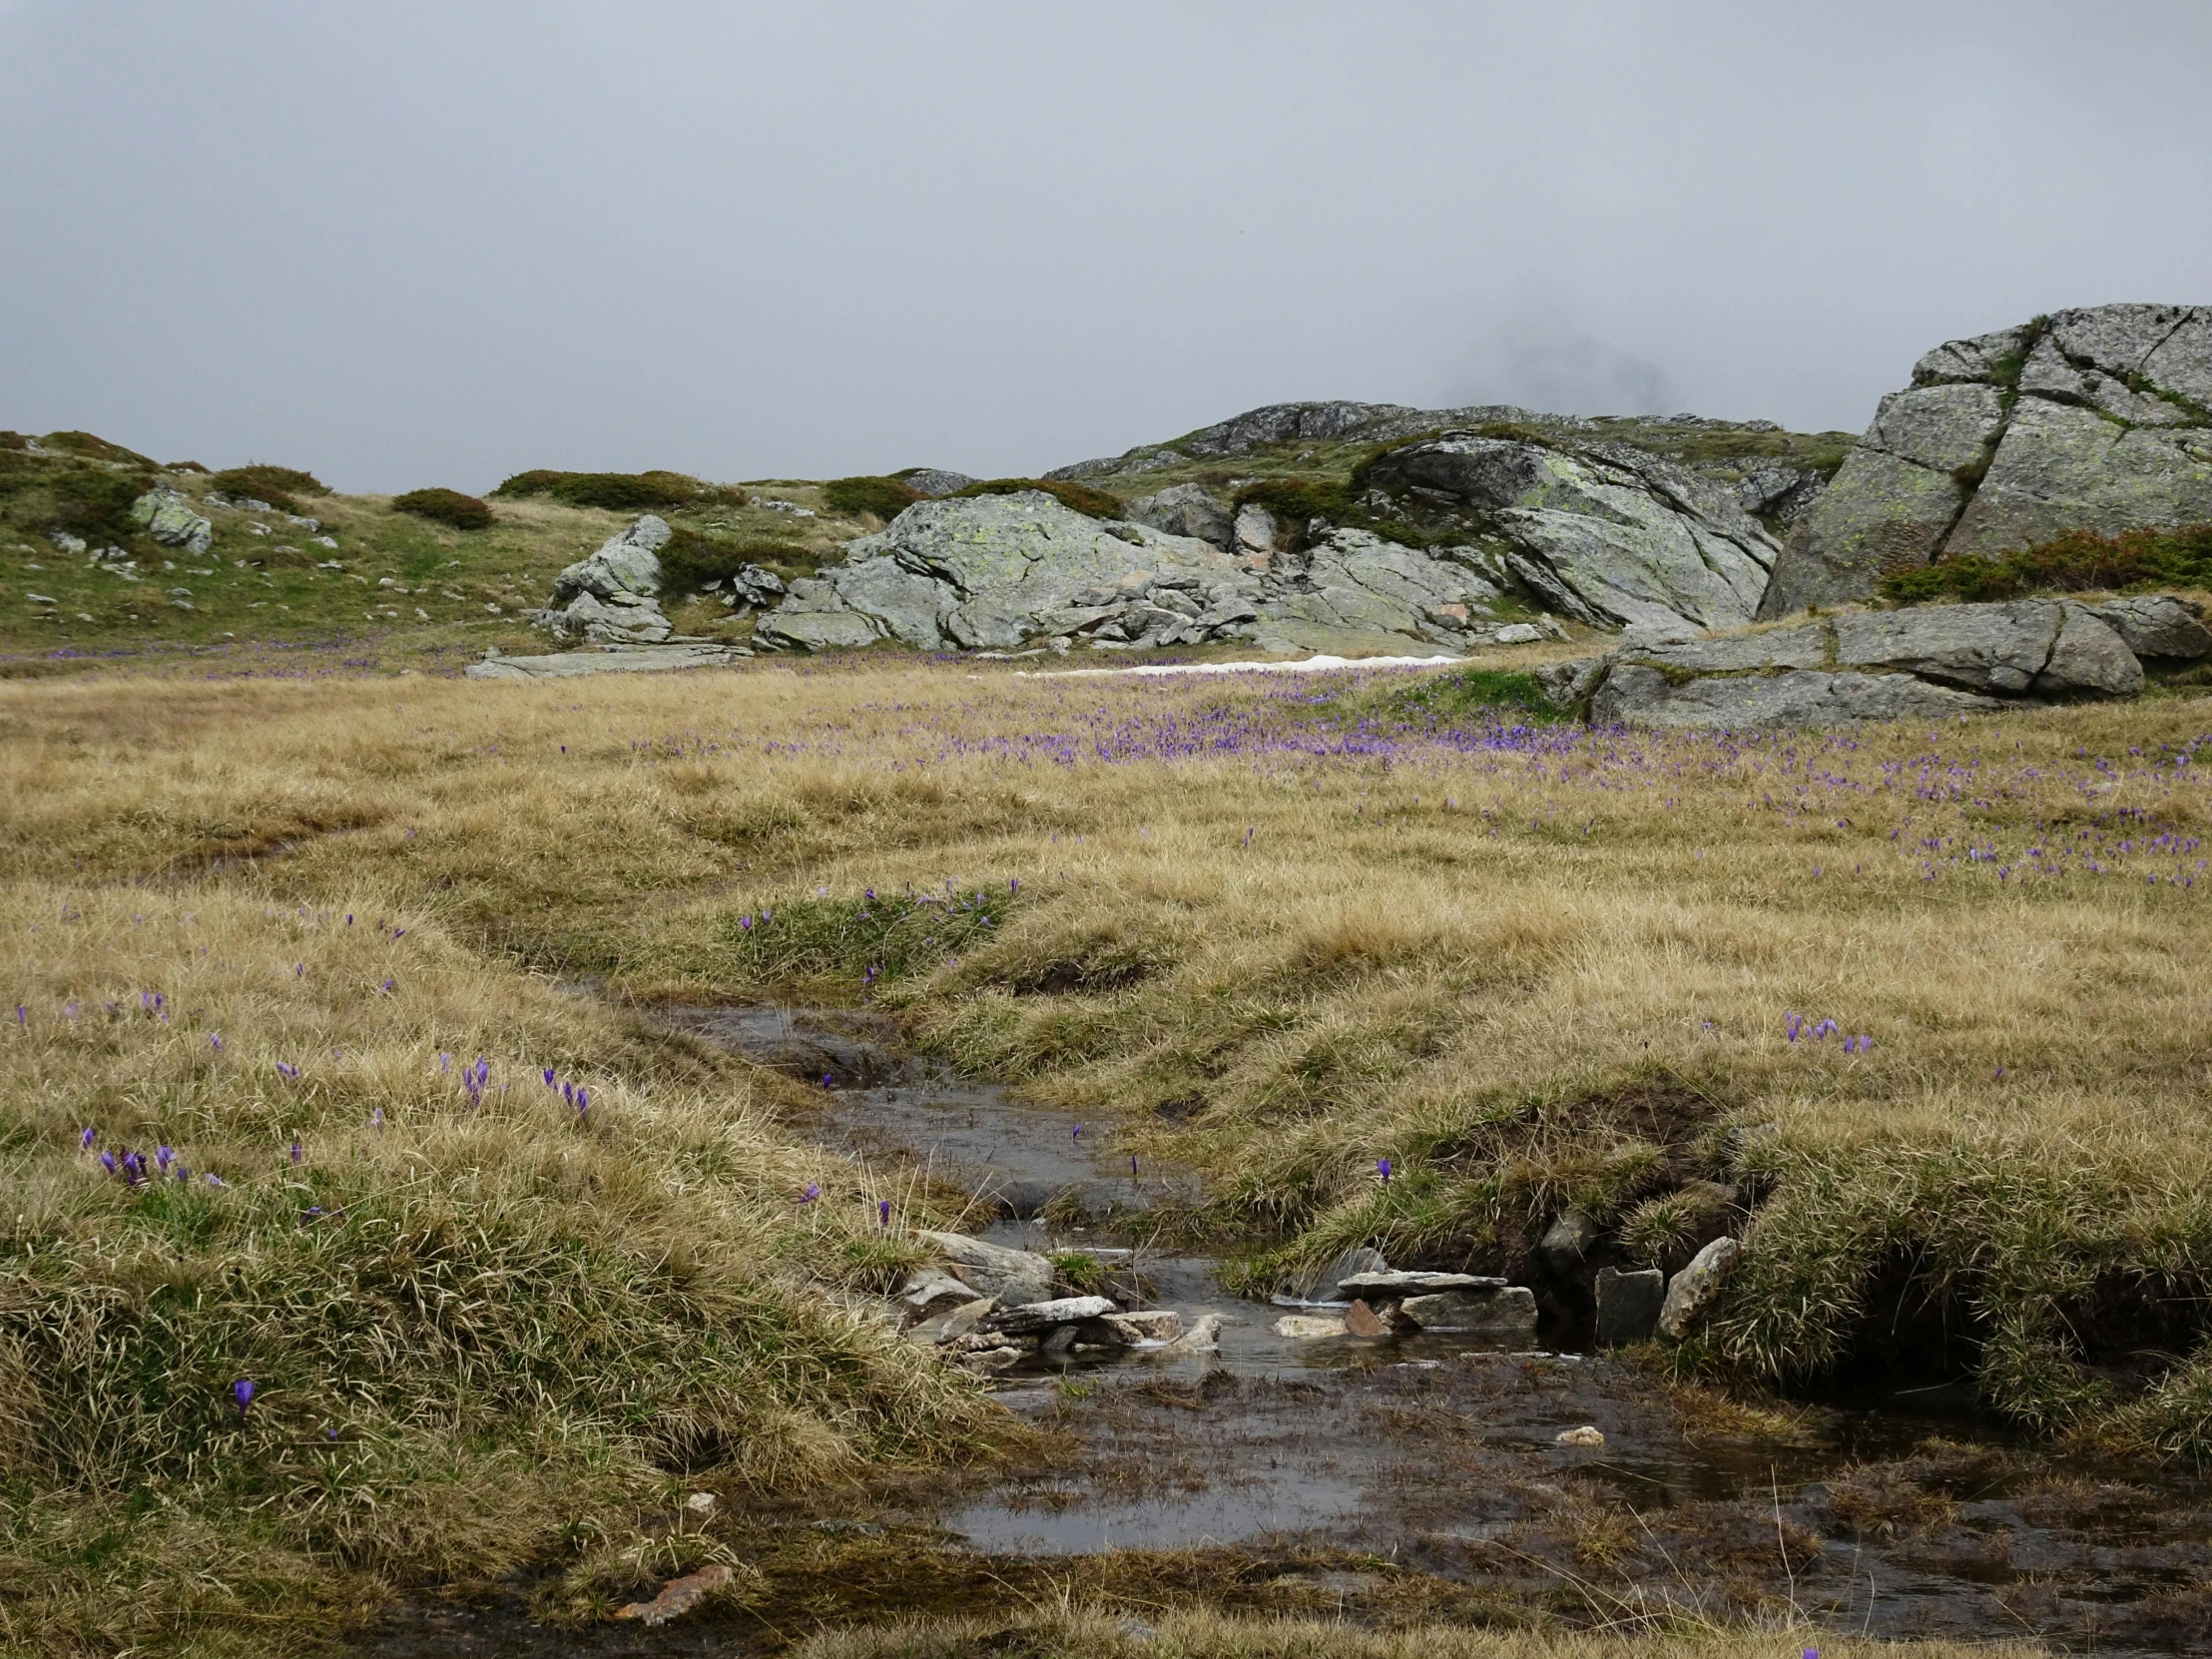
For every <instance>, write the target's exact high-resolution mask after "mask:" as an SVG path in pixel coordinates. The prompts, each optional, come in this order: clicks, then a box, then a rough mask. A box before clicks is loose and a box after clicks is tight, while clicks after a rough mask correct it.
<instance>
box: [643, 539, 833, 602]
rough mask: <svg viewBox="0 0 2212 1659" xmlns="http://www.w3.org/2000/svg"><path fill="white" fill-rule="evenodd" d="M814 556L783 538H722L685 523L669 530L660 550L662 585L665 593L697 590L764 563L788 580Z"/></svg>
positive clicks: (812, 563) (810, 561)
mask: <svg viewBox="0 0 2212 1659" xmlns="http://www.w3.org/2000/svg"><path fill="white" fill-rule="evenodd" d="M814 562H815V561H814V556H813V555H812V554H811V553H809V552H808V550H807V549H806V548H804V547H801V546H798V545H797V544H795V543H793V542H784V541H721V540H718V539H717V538H715V537H713V536H703V535H701V534H700V533H699V532H698V531H697V530H694V529H691V528H689V527H688V526H686V525H681V524H679V525H677V526H675V527H674V528H673V529H672V530H671V531H670V533H669V538H668V545H667V546H665V547H663V548H662V549H661V588H662V591H664V592H666V593H696V592H698V591H699V590H701V589H703V588H705V587H706V585H707V584H708V583H709V582H721V581H727V580H728V579H729V578H730V577H733V576H735V575H737V573H738V572H739V571H741V570H743V569H744V568H745V567H746V566H747V565H761V566H764V567H766V568H768V569H770V570H773V571H775V572H776V574H777V575H779V576H782V577H784V578H785V579H786V580H787V581H788V580H790V578H791V577H792V576H794V575H796V574H798V573H799V572H800V571H802V570H807V569H812V568H813V566H814Z"/></svg>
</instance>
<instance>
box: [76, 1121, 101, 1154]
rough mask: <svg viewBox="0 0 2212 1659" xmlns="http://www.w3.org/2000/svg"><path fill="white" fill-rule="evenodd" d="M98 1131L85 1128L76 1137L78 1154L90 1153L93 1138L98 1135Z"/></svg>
mask: <svg viewBox="0 0 2212 1659" xmlns="http://www.w3.org/2000/svg"><path fill="white" fill-rule="evenodd" d="M99 1133H100V1131H99V1130H97V1129H93V1128H90V1127H88V1128H86V1129H85V1130H84V1132H83V1133H82V1134H80V1135H79V1136H78V1137H77V1150H78V1151H79V1152H90V1151H91V1150H92V1142H93V1137H94V1136H96V1135H98V1134H99Z"/></svg>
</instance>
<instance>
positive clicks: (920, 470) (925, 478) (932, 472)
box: [893, 466, 975, 496]
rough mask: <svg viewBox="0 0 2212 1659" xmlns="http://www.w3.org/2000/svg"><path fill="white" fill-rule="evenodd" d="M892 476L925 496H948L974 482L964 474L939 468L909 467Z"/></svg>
mask: <svg viewBox="0 0 2212 1659" xmlns="http://www.w3.org/2000/svg"><path fill="white" fill-rule="evenodd" d="M893 476H895V477H897V478H899V479H900V480H902V481H903V482H905V483H907V484H909V485H911V486H912V487H913V488H915V489H917V490H919V491H921V493H922V494H923V495H927V496H939V495H950V494H951V493H952V492H953V491H954V490H964V489H966V488H967V487H968V485H970V484H972V483H974V482H975V480H974V479H973V478H970V477H969V476H968V475H967V474H966V473H964V472H948V471H947V470H946V469H945V468H943V467H941V466H911V467H908V468H907V469H906V470H905V471H904V472H900V473H896V474H894V475H893Z"/></svg>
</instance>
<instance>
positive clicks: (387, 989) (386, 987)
mask: <svg viewBox="0 0 2212 1659" xmlns="http://www.w3.org/2000/svg"><path fill="white" fill-rule="evenodd" d="M391 985H392V982H391V981H390V980H389V979H387V980H385V981H384V990H385V993H386V994H387V995H388V994H389V993H390V991H391Z"/></svg>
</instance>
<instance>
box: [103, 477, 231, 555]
mask: <svg viewBox="0 0 2212 1659" xmlns="http://www.w3.org/2000/svg"><path fill="white" fill-rule="evenodd" d="M131 517H132V519H133V520H134V521H135V522H137V523H139V524H141V525H144V526H145V528H146V533H147V534H148V535H150V536H152V537H153V538H154V539H155V540H156V541H158V542H160V543H161V544H162V545H163V546H164V547H176V548H182V549H183V550H184V551H185V552H187V553H191V554H195V555H198V554H204V553H206V552H207V551H208V549H209V548H211V547H213V546H214V545H215V526H214V525H213V524H211V523H209V522H208V520H207V519H205V518H203V517H201V516H200V514H198V513H196V512H194V511H193V507H192V498H191V497H190V496H188V495H186V494H185V493H184V492H183V491H182V490H177V489H172V488H171V487H170V486H169V485H167V484H156V485H155V486H154V487H153V488H152V489H150V490H148V491H147V492H146V493H145V494H144V495H142V496H140V497H139V498H138V499H137V500H136V501H134V502H132V503H131ZM80 545H81V544H80Z"/></svg>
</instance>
